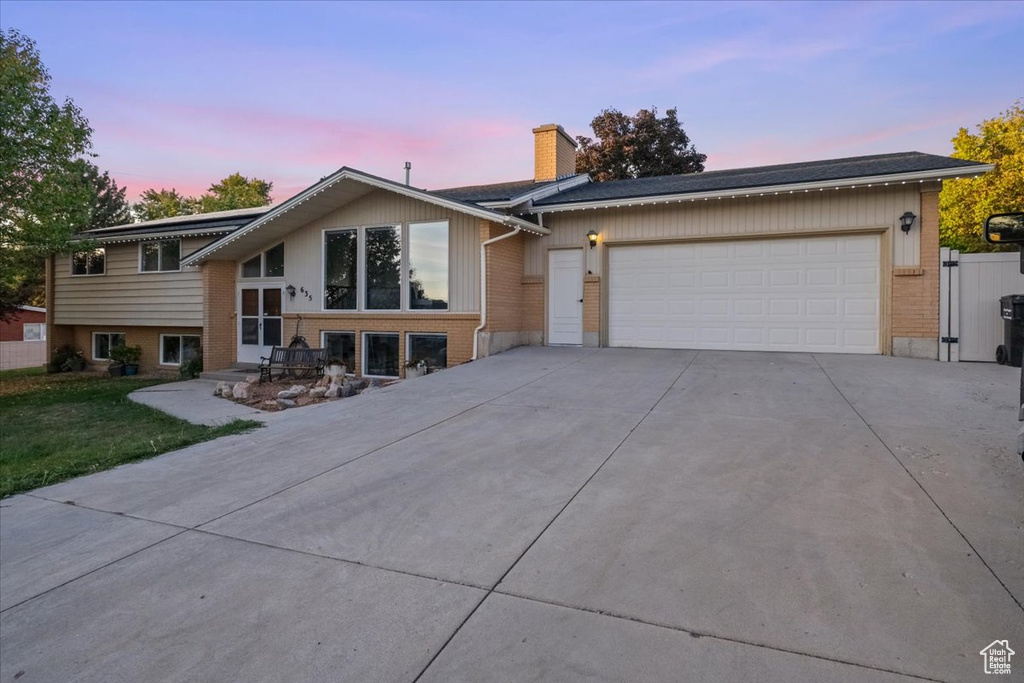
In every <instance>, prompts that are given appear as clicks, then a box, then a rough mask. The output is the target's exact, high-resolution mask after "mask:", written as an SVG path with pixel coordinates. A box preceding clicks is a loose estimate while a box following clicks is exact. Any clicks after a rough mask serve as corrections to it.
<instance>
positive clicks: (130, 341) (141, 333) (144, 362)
mask: <svg viewBox="0 0 1024 683" xmlns="http://www.w3.org/2000/svg"><path fill="white" fill-rule="evenodd" d="M64 327H68V328H69V329H70V330H71V332H72V337H73V338H72V340H71V343H72V344H73V345H74V346H75V347H76V348H79V349H81V350H82V352H83V353H85V360H86V363H87V364H88V365H89V366H90V367H91V368H92V369H103V368H106V367H107V365H108V362H107V361H105V360H99V361H97V360H93V357H92V354H93V348H92V333H93V332H117V333H121V334H124V336H125V340H124V343H125V344H126V345H127V346H141V347H142V357H141V358H140V359H139V371H140V372H146V373H155V372H162V373H169V374H170V373H173V374H177V373H178V367H177V366H175V365H160V335H161V334H191V335H196V336H202V334H203V330H202V328H201V327H148V326H141V325H140V326H131V325H74V326H70V325H65V326H64ZM51 346H52V344H51ZM205 362H206V357H205V350H204V357H203V363H204V366H205Z"/></svg>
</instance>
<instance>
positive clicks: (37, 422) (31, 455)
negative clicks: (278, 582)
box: [0, 368, 260, 497]
mask: <svg viewBox="0 0 1024 683" xmlns="http://www.w3.org/2000/svg"><path fill="white" fill-rule="evenodd" d="M165 381H166V380H160V379H151V378H123V377H122V378H116V379H111V378H109V377H105V376H101V375H95V374H85V373H65V374H55V375H48V374H45V373H44V372H42V371H41V370H38V369H36V368H32V369H31V370H30V371H24V370H11V371H5V372H0V497H6V496H10V495H13V494H15V493H20V492H22V491H28V490H30V489H34V488H37V487H39V486H45V485H48V484H53V483H56V482H59V481H64V480H65V479H70V478H72V477H78V476H81V475H83V474H90V473H92V472H99V471H102V470H106V469H110V468H111V467H116V466H117V465H121V464H123V463H126V462H132V461H134V460H141V459H144V458H150V457H153V456H154V455H159V454H160V453H166V452H167V451H173V450H176V449H179V448H183V447H185V446H189V445H191V444H194V443H199V442H201V441H209V440H210V439H216V438H217V437H220V436H226V435H228V434H239V433H241V432H245V431H248V430H250V429H253V428H255V427H259V426H260V423H258V422H253V421H251V420H235V421H233V422H230V423H228V424H225V425H221V426H218V427H204V426H201V425H194V424H191V423H189V422H186V421H185V420H179V419H178V418H176V417H171V416H170V415H167V414H166V413H162V412H160V411H159V410H156V409H155V408H150V407H149V406H144V405H140V404H138V403H133V402H132V401H130V400H129V399H128V394H129V393H131V392H132V391H135V390H136V389H140V388H142V387H148V386H152V385H154V384H161V383H163V382H165Z"/></svg>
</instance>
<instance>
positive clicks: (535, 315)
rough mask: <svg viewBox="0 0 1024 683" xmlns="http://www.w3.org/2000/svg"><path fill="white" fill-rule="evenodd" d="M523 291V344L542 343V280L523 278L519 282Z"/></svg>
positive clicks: (532, 277) (530, 277) (534, 277)
mask: <svg viewBox="0 0 1024 683" xmlns="http://www.w3.org/2000/svg"><path fill="white" fill-rule="evenodd" d="M521 286H522V290H523V332H525V333H526V339H524V340H523V341H524V342H527V343H530V344H538V345H539V344H543V343H544V278H542V277H537V276H525V277H523V278H522V280H521Z"/></svg>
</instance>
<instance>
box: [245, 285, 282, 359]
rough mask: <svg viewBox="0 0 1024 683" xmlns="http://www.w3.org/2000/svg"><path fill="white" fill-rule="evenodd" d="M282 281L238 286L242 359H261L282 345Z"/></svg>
mask: <svg viewBox="0 0 1024 683" xmlns="http://www.w3.org/2000/svg"><path fill="white" fill-rule="evenodd" d="M281 299H282V297H281V285H253V286H248V287H240V288H239V290H238V362H239V363H259V362H260V357H261V356H270V350H271V349H272V348H274V347H275V346H282V338H283V329H282V328H283V324H284V320H283V318H282V316H281V313H282V311H281Z"/></svg>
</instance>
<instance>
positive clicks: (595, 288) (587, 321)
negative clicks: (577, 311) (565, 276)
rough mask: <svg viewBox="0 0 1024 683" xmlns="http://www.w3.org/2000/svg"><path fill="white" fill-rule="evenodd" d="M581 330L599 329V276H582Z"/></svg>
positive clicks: (596, 330) (598, 330)
mask: <svg viewBox="0 0 1024 683" xmlns="http://www.w3.org/2000/svg"><path fill="white" fill-rule="evenodd" d="M583 331H584V332H598V333H599V332H600V331H601V276H600V275H587V276H584V278H583Z"/></svg>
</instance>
